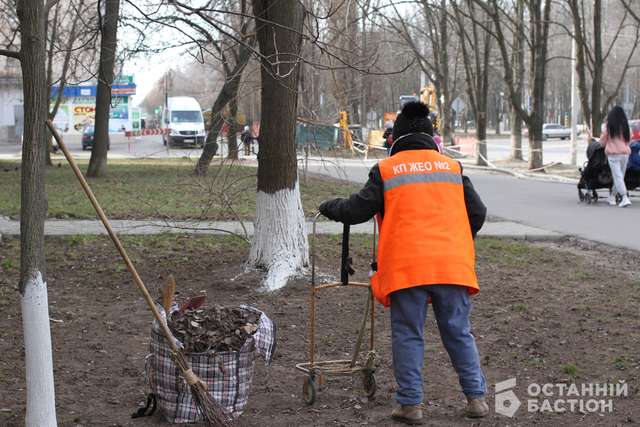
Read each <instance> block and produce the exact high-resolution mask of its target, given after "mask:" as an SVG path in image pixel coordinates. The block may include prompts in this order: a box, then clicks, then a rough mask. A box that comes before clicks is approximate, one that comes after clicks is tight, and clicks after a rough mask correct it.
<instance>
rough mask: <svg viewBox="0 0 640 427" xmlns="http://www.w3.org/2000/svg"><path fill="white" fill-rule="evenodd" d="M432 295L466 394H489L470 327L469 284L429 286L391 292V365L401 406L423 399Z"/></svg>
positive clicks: (441, 335)
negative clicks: (428, 313)
mask: <svg viewBox="0 0 640 427" xmlns="http://www.w3.org/2000/svg"><path fill="white" fill-rule="evenodd" d="M429 297H431V304H432V305H433V311H434V313H435V316H436V321H437V323H438V329H439V330H440V338H441V339H442V344H444V347H445V348H446V350H447V353H449V357H450V358H451V363H452V364H453V367H454V369H455V370H456V372H457V373H458V379H459V381H460V385H461V386H462V391H463V392H464V394H465V395H466V396H468V397H478V396H483V395H484V394H485V393H486V381H485V378H484V374H483V373H482V369H481V368H480V355H479V354H478V349H477V348H476V342H475V339H474V338H473V335H471V331H470V329H471V324H470V323H469V312H470V310H471V302H470V301H469V294H468V291H467V288H466V287H464V286H456V285H429V286H417V287H413V288H408V289H402V290H399V291H396V292H393V293H392V294H391V339H392V347H393V370H394V374H395V377H396V382H397V383H398V391H397V393H396V400H397V402H398V403H399V404H401V405H417V404H420V403H422V364H423V361H424V340H423V338H422V334H423V330H424V323H425V320H426V317H427V301H428V298H429Z"/></svg>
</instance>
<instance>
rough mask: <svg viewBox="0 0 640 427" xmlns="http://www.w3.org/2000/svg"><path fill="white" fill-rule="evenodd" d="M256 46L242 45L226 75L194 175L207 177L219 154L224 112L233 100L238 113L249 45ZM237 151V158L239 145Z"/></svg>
mask: <svg viewBox="0 0 640 427" xmlns="http://www.w3.org/2000/svg"><path fill="white" fill-rule="evenodd" d="M254 44H255V39H251V41H250V42H247V43H246V44H245V45H242V46H241V47H240V53H239V55H238V63H237V64H236V66H235V67H234V69H233V70H232V71H231V72H229V73H226V76H225V77H226V79H225V82H224V85H222V89H220V93H219V94H218V97H217V98H216V100H215V101H214V103H213V106H212V107H211V123H210V124H209V129H207V139H206V141H205V145H204V149H203V150H202V154H200V158H199V159H198V163H197V164H196V168H195V169H194V171H193V173H194V175H197V176H204V175H206V174H207V169H208V168H209V164H210V163H211V159H213V157H214V156H215V155H216V153H217V152H218V142H217V140H218V135H220V129H221V128H222V124H223V123H224V119H223V117H222V111H223V110H224V107H225V106H226V105H227V104H228V103H229V101H231V100H233V101H234V102H235V105H236V107H235V108H236V111H237V108H238V99H237V98H238V90H239V89H240V80H241V79H242V72H243V71H244V69H245V67H246V65H247V63H248V62H249V59H250V58H251V49H250V48H249V47H248V46H247V45H249V46H253V45H254ZM235 151H236V158H237V151H238V147H237V143H236V147H235ZM229 155H231V146H229Z"/></svg>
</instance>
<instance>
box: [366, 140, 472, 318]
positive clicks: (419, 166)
mask: <svg viewBox="0 0 640 427" xmlns="http://www.w3.org/2000/svg"><path fill="white" fill-rule="evenodd" d="M378 167H379V168H380V175H381V176H382V182H383V189H384V218H382V221H381V223H380V241H379V245H378V271H377V273H375V274H374V275H373V277H372V278H371V287H372V290H373V294H374V296H375V297H376V299H377V300H378V301H380V303H382V304H384V305H385V306H389V304H390V300H389V294H391V293H392V292H394V291H397V290H400V289H406V288H411V287H414V286H423V285H436V284H447V285H461V286H466V287H468V290H469V293H470V294H475V293H477V292H478V291H479V290H480V288H479V287H478V280H477V277H476V272H475V254H474V247H473V238H472V236H471V227H470V225H469V219H468V216H467V209H466V205H465V201H464V189H463V186H462V169H461V166H460V164H459V163H458V162H457V161H455V160H453V159H450V158H449V157H446V156H444V155H442V154H440V153H438V152H437V151H435V150H406V151H401V152H399V153H396V154H394V155H393V156H391V157H389V158H386V159H384V160H381V161H380V162H379V163H378Z"/></svg>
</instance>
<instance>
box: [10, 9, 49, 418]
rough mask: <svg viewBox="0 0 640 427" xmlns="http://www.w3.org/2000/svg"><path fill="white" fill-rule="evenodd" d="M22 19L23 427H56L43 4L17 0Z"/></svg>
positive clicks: (21, 231) (21, 263)
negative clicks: (47, 250) (47, 275)
mask: <svg viewBox="0 0 640 427" xmlns="http://www.w3.org/2000/svg"><path fill="white" fill-rule="evenodd" d="M17 7H18V17H19V20H20V31H21V37H20V39H21V49H20V59H21V65H22V80H23V82H24V84H23V89H22V90H23V97H24V142H23V144H22V181H21V187H22V189H21V206H20V288H19V289H20V295H21V297H22V298H21V299H22V301H21V302H22V319H23V320H22V324H23V330H24V351H25V372H26V384H27V409H26V418H25V424H26V425H27V426H55V425H56V409H55V391H54V383H53V358H52V355H51V331H50V327H49V307H48V301H47V286H46V283H45V281H44V280H45V279H44V277H45V271H46V269H45V255H44V221H45V218H46V215H47V201H46V194H45V187H44V166H45V158H46V151H47V134H46V131H45V121H46V119H47V112H48V99H47V87H46V82H47V80H46V74H45V58H46V52H45V45H44V40H45V30H44V29H45V25H46V14H45V7H44V2H43V1H42V0H28V1H27V0H21V1H19V2H18V4H17Z"/></svg>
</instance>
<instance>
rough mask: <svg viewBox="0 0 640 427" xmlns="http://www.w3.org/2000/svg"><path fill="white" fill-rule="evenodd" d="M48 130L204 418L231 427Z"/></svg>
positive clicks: (69, 159)
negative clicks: (153, 319)
mask: <svg viewBox="0 0 640 427" xmlns="http://www.w3.org/2000/svg"><path fill="white" fill-rule="evenodd" d="M47 127H48V128H49V130H50V131H51V134H52V135H53V137H54V138H55V140H56V142H57V143H58V146H59V147H60V149H61V150H62V152H63V153H64V156H65V157H66V158H67V162H69V166H71V169H72V170H73V173H74V174H75V175H76V177H77V178H78V181H80V185H81V186H82V189H83V190H84V192H85V194H86V195H87V197H88V198H89V201H90V202H91V205H93V208H94V209H95V210H96V213H97V214H98V217H99V218H100V221H102V224H103V225H104V228H105V229H106V230H107V233H108V234H109V237H111V240H112V241H113V244H114V245H115V246H116V249H117V250H118V252H119V253H120V256H121V257H122V260H123V261H124V263H125V264H126V266H127V269H128V270H129V272H130V273H131V276H132V277H133V281H134V282H135V284H136V285H137V286H138V290H140V292H141V293H142V296H143V297H144V299H145V301H146V302H147V305H148V306H149V309H150V310H151V312H152V313H153V317H154V318H155V319H156V321H157V322H158V324H159V325H160V329H161V330H162V334H163V335H164V337H165V339H166V340H167V343H168V344H169V347H171V351H172V355H173V360H174V361H175V363H176V365H177V366H178V367H179V368H180V371H181V372H182V376H183V377H184V379H185V380H186V381H187V384H189V388H190V389H191V394H192V395H193V396H194V398H195V400H196V401H197V402H198V406H199V407H200V410H201V411H202V414H203V415H204V418H205V420H206V421H207V422H208V423H209V425H212V426H216V427H223V426H229V425H230V423H229V421H228V419H227V417H226V415H225V414H224V411H223V410H222V408H221V407H220V405H219V404H218V403H217V402H216V401H215V400H213V398H212V397H211V395H210V394H209V393H208V392H207V385H206V384H205V383H204V381H202V380H201V379H200V378H199V377H198V376H197V375H196V374H195V373H194V372H193V370H192V369H191V367H190V366H189V363H188V362H187V360H186V359H185V357H184V354H183V353H182V351H181V350H180V348H179V347H178V345H177V344H176V338H175V337H174V336H173V334H172V333H171V330H170V329H169V327H168V326H167V323H166V321H165V319H164V318H163V317H162V316H161V315H160V312H159V311H158V309H157V308H156V305H155V302H154V301H153V298H152V297H151V295H150V294H149V291H148V290H147V287H146V286H145V285H144V283H143V282H142V279H141V278H140V275H139V274H138V272H137V270H136V268H135V267H134V265H133V263H132V262H131V259H129V256H128V255H127V252H126V251H125V249H124V247H123V246H122V243H121V242H120V239H119V238H118V236H117V235H116V233H115V232H114V231H113V229H112V228H111V224H110V223H109V220H108V219H107V217H106V215H105V214H104V211H103V210H102V207H100V204H99V203H98V200H97V199H96V197H95V196H94V194H93V191H91V188H90V187H89V184H88V183H87V180H86V179H85V178H84V176H83V175H82V172H80V169H79V168H78V165H77V164H76V162H75V160H74V159H73V157H72V156H71V153H70V152H69V150H68V149H67V146H66V145H65V143H64V141H63V140H62V137H61V136H60V134H59V133H58V131H57V130H56V128H55V127H54V126H53V123H51V121H50V120H47Z"/></svg>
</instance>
